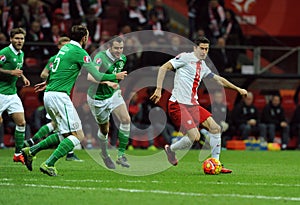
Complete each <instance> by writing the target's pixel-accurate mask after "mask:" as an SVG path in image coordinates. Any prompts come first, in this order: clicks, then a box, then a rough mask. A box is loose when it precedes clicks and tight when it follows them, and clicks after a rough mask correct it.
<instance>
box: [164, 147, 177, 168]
mask: <svg viewBox="0 0 300 205" xmlns="http://www.w3.org/2000/svg"><path fill="white" fill-rule="evenodd" d="M165 152H166V154H167V157H168V161H169V162H170V163H171V164H172V165H173V166H176V165H177V164H178V160H177V159H176V156H175V152H173V151H172V150H171V149H170V145H165Z"/></svg>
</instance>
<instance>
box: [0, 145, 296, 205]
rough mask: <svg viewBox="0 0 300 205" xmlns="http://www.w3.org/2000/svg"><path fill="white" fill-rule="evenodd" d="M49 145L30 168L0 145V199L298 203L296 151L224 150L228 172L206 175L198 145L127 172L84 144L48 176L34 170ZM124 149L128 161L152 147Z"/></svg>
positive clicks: (5, 201)
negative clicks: (171, 161)
mask: <svg viewBox="0 0 300 205" xmlns="http://www.w3.org/2000/svg"><path fill="white" fill-rule="evenodd" d="M52 151H53V150H47V151H42V152H40V153H39V154H38V155H37V159H36V160H35V161H34V163H33V171H32V172H30V171H28V170H27V169H26V167H25V166H24V165H21V164H20V163H13V162H12V156H13V152H14V150H13V149H5V150H0V190H1V194H0V204H10V205H13V204H30V205H35V204H44V205H46V204H64V205H68V204H81V205H82V204H118V205H119V204H128V205H140V204H142V205H147V204H172V205H177V204H185V205H187V204H196V205H200V204H214V205H217V204H221V205H227V204H228V205H234V204H245V205H248V204H272V205H274V204H276V205H277V204H285V205H286V204H300V172H299V168H300V158H299V157H300V152H299V151H278V152H271V151H228V150H226V151H223V152H222V154H221V162H223V163H224V164H225V165H226V167H228V168H230V169H233V173H232V174H220V175H205V174H203V171H202V169H201V162H200V161H199V150H190V151H189V152H188V153H187V154H186V155H185V156H184V157H183V158H182V159H181V160H180V161H179V164H178V166H176V167H171V166H170V167H169V168H167V169H165V170H164V171H161V172H158V173H155V174H150V175H146V176H130V175H127V174H126V175H125V174H120V173H116V172H113V171H110V170H107V169H106V168H104V167H102V166H101V165H99V162H97V160H96V161H95V160H94V158H95V157H93V158H92V157H91V155H90V154H88V153H87V152H86V151H85V150H76V151H75V152H76V154H77V155H78V156H79V157H80V158H81V159H83V160H84V162H69V161H65V159H64V158H62V159H60V160H59V161H58V162H57V163H56V167H57V169H58V172H59V173H58V174H59V176H57V177H49V176H48V175H45V174H42V173H41V172H40V171H39V165H40V164H41V163H42V162H43V161H45V160H46V158H47V157H48V156H49V155H50V153H51V152H52ZM95 152H98V151H95ZM160 152H163V151H162V150H159V151H157V153H160ZM127 153H128V155H129V157H128V159H129V162H130V160H131V158H130V157H131V156H145V155H152V154H155V153H156V152H153V151H147V150H137V149H136V150H133V151H128V152H127ZM95 156H97V155H95ZM99 160H100V159H99ZM160 163H163V164H168V162H167V159H166V156H163V157H161V159H159V160H157V163H153V162H151V163H150V164H149V167H150V168H151V167H155V166H157V165H159V164H160ZM133 164H134V162H133ZM117 169H118V170H121V169H126V168H120V167H117ZM141 169H143V168H142V167H141ZM148 169H149V168H148ZM121 171H122V170H121ZM127 172H130V169H128V170H126V173H127Z"/></svg>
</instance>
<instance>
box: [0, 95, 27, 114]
mask: <svg viewBox="0 0 300 205" xmlns="http://www.w3.org/2000/svg"><path fill="white" fill-rule="evenodd" d="M5 110H7V113H8V114H9V115H10V114H12V113H17V112H24V108H23V104H22V101H21V99H20V98H19V96H18V95H17V94H13V95H3V94H0V116H1V115H2V113H3V112H4V111H5Z"/></svg>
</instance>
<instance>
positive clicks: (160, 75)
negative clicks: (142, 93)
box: [150, 62, 174, 104]
mask: <svg viewBox="0 0 300 205" xmlns="http://www.w3.org/2000/svg"><path fill="white" fill-rule="evenodd" d="M173 69H174V68H173V65H172V64H171V63H170V62H166V63H165V64H163V65H162V66H161V67H160V68H159V70H158V75H157V83H156V89H155V91H154V93H153V95H152V96H151V97H150V100H152V101H153V102H154V103H155V104H156V103H158V102H159V100H160V98H161V91H162V86H163V82H164V79H165V76H166V73H167V71H168V70H173Z"/></svg>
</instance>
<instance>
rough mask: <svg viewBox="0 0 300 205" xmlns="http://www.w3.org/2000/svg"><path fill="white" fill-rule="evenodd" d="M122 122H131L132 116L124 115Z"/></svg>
mask: <svg viewBox="0 0 300 205" xmlns="http://www.w3.org/2000/svg"><path fill="white" fill-rule="evenodd" d="M121 123H122V124H130V117H129V116H124V117H122V118H121Z"/></svg>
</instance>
